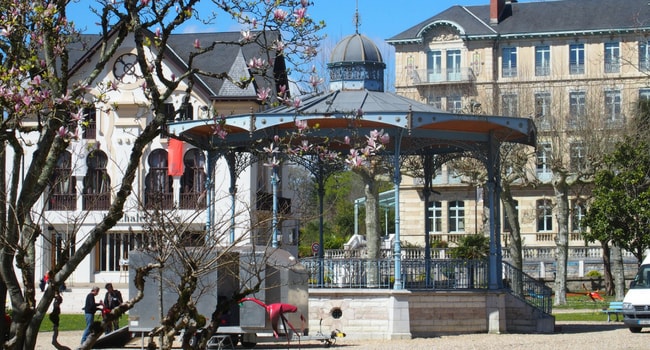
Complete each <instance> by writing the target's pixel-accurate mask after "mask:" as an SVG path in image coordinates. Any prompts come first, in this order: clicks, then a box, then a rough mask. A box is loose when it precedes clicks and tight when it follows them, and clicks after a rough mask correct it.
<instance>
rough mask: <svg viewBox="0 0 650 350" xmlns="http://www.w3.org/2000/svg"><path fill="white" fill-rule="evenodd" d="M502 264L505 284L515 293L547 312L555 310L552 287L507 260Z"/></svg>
mask: <svg viewBox="0 0 650 350" xmlns="http://www.w3.org/2000/svg"><path fill="white" fill-rule="evenodd" d="M502 266H503V276H504V285H505V287H506V288H508V289H510V291H511V293H512V294H513V295H515V296H517V297H519V298H521V299H522V300H525V301H526V302H527V303H528V304H530V305H532V306H534V307H536V308H538V309H539V310H541V311H543V312H545V313H547V314H550V313H551V312H552V311H553V299H552V296H553V290H552V289H551V288H550V287H548V286H547V285H546V284H544V282H540V281H538V280H537V279H535V278H534V277H532V276H530V275H527V274H526V273H524V272H523V271H521V270H519V269H517V268H516V267H514V266H512V265H510V264H509V263H507V262H503V264H502Z"/></svg>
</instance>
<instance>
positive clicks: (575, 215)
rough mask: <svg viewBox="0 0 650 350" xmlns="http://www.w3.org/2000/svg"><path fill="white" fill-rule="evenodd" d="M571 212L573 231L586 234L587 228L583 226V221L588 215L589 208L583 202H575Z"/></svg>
mask: <svg viewBox="0 0 650 350" xmlns="http://www.w3.org/2000/svg"><path fill="white" fill-rule="evenodd" d="M572 208H573V209H572V210H571V231H573V232H584V231H585V228H584V226H582V219H583V218H584V217H585V215H586V214H587V207H586V206H585V204H584V202H583V201H580V200H574V201H573V206H572Z"/></svg>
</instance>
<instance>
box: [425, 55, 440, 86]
mask: <svg viewBox="0 0 650 350" xmlns="http://www.w3.org/2000/svg"><path fill="white" fill-rule="evenodd" d="M427 76H428V77H429V80H428V81H429V82H436V81H441V80H442V52H441V51H429V52H427Z"/></svg>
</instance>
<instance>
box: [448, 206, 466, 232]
mask: <svg viewBox="0 0 650 350" xmlns="http://www.w3.org/2000/svg"><path fill="white" fill-rule="evenodd" d="M449 232H465V203H464V202H463V201H453V202H449Z"/></svg>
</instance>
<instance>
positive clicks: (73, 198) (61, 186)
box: [48, 151, 77, 210]
mask: <svg viewBox="0 0 650 350" xmlns="http://www.w3.org/2000/svg"><path fill="white" fill-rule="evenodd" d="M71 166H72V156H71V154H70V152H68V151H64V152H63V153H61V155H60V156H59V159H58V160H57V162H56V167H55V168H54V172H53V173H52V177H51V178H50V194H49V195H50V197H49V198H48V209H49V210H76V209H77V188H76V187H75V184H76V183H77V180H76V177H74V176H72V167H71Z"/></svg>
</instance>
